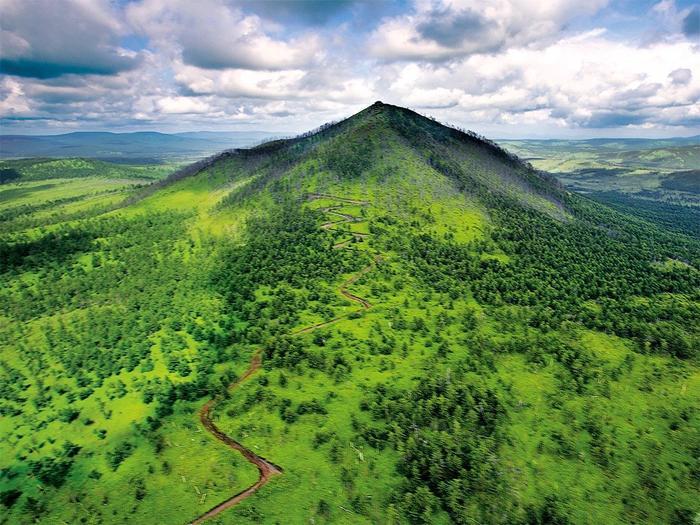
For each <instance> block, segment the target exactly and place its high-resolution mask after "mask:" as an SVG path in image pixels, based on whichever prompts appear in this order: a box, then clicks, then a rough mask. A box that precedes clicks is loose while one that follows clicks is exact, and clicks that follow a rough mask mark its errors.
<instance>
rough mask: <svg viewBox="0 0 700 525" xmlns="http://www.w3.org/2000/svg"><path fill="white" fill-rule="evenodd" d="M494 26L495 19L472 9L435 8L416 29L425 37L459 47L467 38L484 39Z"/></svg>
mask: <svg viewBox="0 0 700 525" xmlns="http://www.w3.org/2000/svg"><path fill="white" fill-rule="evenodd" d="M494 26H495V24H494V21H493V20H488V19H487V18H485V17H484V16H483V15H481V14H480V13H477V12H476V11H472V10H471V9H464V10H461V11H457V12H455V11H453V10H451V9H442V10H440V9H433V10H432V11H431V12H430V13H428V15H427V16H426V18H424V19H423V20H421V21H420V22H419V23H418V24H417V25H416V29H417V30H418V33H419V34H420V36H422V37H423V38H426V39H428V40H432V41H433V42H437V43H438V44H440V45H443V46H445V47H457V46H459V45H461V44H462V43H463V42H464V41H465V40H467V39H471V40H479V39H482V38H483V37H484V35H485V34H487V33H488V32H489V30H490V29H491V28H493V27H494Z"/></svg>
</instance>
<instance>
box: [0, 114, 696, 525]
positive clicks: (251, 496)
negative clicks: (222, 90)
mask: <svg viewBox="0 0 700 525" xmlns="http://www.w3.org/2000/svg"><path fill="white" fill-rule="evenodd" d="M1 196H2V193H0V199H1V198H2V197H1ZM21 197H22V196H21V194H17V195H15V197H12V196H10V197H9V198H7V199H5V200H0V205H2V208H0V211H1V212H2V213H3V214H5V215H2V216H0V220H2V222H1V223H0V264H1V265H2V266H0V305H2V310H1V312H0V355H1V356H2V357H1V361H0V374H2V376H1V380H0V385H2V396H1V400H0V414H2V420H1V421H0V437H1V439H0V472H1V474H2V475H1V477H0V503H1V504H2V505H4V507H5V508H4V509H3V511H4V512H2V513H0V523H7V524H10V523H12V524H14V523H36V522H39V523H103V524H111V523H139V524H161V523H181V524H185V523H192V522H196V523H201V522H206V523H218V524H234V523H235V524H237V525H238V524H254V523H265V524H268V523H269V524H276V523H280V524H303V523H316V524H319V523H333V524H353V525H355V524H363V523H367V524H370V523H382V524H385V523H386V524H389V523H391V524H412V523H431V524H448V523H460V524H473V523H494V524H544V523H557V524H569V523H571V524H587V523H606V524H627V523H648V524H656V523H678V524H681V523H693V522H694V521H693V520H697V519H698V516H700V446H699V444H700V414H699V413H698V407H700V366H699V365H700V351H699V350H700V241H698V240H697V238H693V237H692V236H691V235H686V234H684V233H682V232H679V231H671V230H669V229H664V228H663V227H662V226H660V224H661V222H656V223H651V222H646V221H645V220H643V219H640V218H637V217H634V216H632V215H628V214H626V213H624V211H618V210H615V209H613V208H609V207H606V206H603V205H601V204H599V203H597V202H594V201H592V200H589V199H588V198H586V197H584V196H580V195H577V194H572V193H569V192H568V191H566V190H565V189H564V188H563V187H562V186H561V185H560V184H559V183H557V182H556V181H555V179H553V178H551V177H550V176H547V175H544V174H542V173H541V172H539V171H537V170H534V169H532V168H530V167H529V166H528V165H525V164H523V163H522V162H521V161H520V160H519V159H517V158H516V157H514V156H512V155H510V154H509V153H507V152H506V151H505V150H503V149H501V148H499V147H498V146H496V145H495V144H493V143H491V142H489V141H486V140H485V139H482V138H481V137H478V136H476V135H474V134H470V133H464V132H462V131H459V130H455V129H452V128H448V127H445V126H442V125H441V124H439V123H438V122H435V121H433V120H430V119H427V118H424V117H421V116H419V115H417V114H416V113H413V112H411V111H409V110H406V109H403V108H399V107H396V106H390V105H386V104H382V103H375V104H374V105H372V106H370V107H369V108H367V109H365V110H364V111H362V112H360V113H358V114H357V115H355V116H353V117H351V118H349V119H347V120H345V121H342V122H340V123H336V124H333V125H327V126H323V127H322V128H320V129H319V130H316V131H315V132H313V133H309V134H306V135H303V136H300V137H297V138H295V139H290V140H281V141H274V142H269V143H266V144H263V145H261V146H258V147H255V148H251V149H246V150H233V151H228V152H225V153H222V154H220V155H218V156H216V157H213V158H211V159H209V160H207V161H202V162H200V163H198V164H196V165H193V166H191V167H188V168H184V169H181V170H180V171H178V172H175V173H174V174H172V175H171V176H170V177H169V178H168V179H166V180H165V181H160V182H156V183H154V184H152V185H150V186H147V187H140V188H129V189H128V190H124V192H123V193H122V194H120V197H121V199H120V200H119V201H118V202H116V203H115V205H114V206H110V207H109V208H108V209H107V208H105V209H102V210H100V209H97V208H93V209H91V211H90V212H89V213H85V214H83V215H80V214H77V213H76V214H66V215H65V216H61V215H55V214H54V215H49V216H48V217H47V214H49V213H50V207H49V208H41V207H37V206H38V205H34V204H32V203H26V202H24V201H22V200H21ZM15 198H16V199H17V201H15ZM20 206H29V207H28V208H24V211H22V212H21V213H19V212H18V211H17V210H19V209H20V208H19V207H20ZM32 206H34V207H32ZM13 210H15V215H14V216H12V213H13ZM8 214H9V215H8ZM44 221H45V222H44ZM7 224H9V226H8V225H7ZM260 476H262V477H260Z"/></svg>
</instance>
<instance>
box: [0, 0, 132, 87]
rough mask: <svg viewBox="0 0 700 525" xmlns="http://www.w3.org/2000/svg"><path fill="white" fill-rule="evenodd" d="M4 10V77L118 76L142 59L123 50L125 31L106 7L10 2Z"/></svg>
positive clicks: (0, 62)
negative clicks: (120, 37) (121, 38)
mask: <svg viewBox="0 0 700 525" xmlns="http://www.w3.org/2000/svg"><path fill="white" fill-rule="evenodd" d="M2 7H3V16H2V18H0V27H2V32H1V33H0V48H1V49H2V57H1V58H0V71H2V73H4V74H8V75H16V76H22V77H34V78H53V77H58V76H61V75H67V74H76V75H86V74H94V75H113V74H117V73H119V72H122V71H127V70H130V69H134V68H135V67H137V66H138V64H139V62H140V57H139V56H136V55H135V54H133V53H132V54H127V53H126V52H123V51H122V50H120V48H119V46H118V40H119V36H120V27H119V25H118V23H116V22H115V19H116V17H115V15H114V13H112V11H111V10H110V9H109V7H108V5H106V4H100V3H98V2H93V3H88V2H74V1H56V2H40V1H38V0H23V1H13V0H8V1H5V2H3V6H2Z"/></svg>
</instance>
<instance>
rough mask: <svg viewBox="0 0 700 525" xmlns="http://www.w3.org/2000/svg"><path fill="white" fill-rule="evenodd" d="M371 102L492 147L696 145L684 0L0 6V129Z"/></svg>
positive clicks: (179, 120)
mask: <svg viewBox="0 0 700 525" xmlns="http://www.w3.org/2000/svg"><path fill="white" fill-rule="evenodd" d="M376 100H381V101H383V102H386V103H391V104H397V105H400V106H405V107H409V108H411V109H414V110H416V111H418V112H419V113H422V114H426V115H430V116H434V117H436V118H437V119H439V120H441V121H443V122H447V123H451V124H453V125H458V126H461V127H465V128H469V129H473V130H475V131H477V132H479V133H482V134H484V135H486V136H489V137H494V138H589V137H667V136H687V135H696V134H700V2H698V1H686V0H661V1H647V0H618V1H609V0H415V1H411V0H396V1H390V0H372V1H369V0H366V1H357V0H275V1H264V0H196V1H195V0H134V1H127V0H121V1H109V0H0V132H2V133H4V134H9V133H31V134H54V133H61V132H68V131H114V132H124V131H139V130H157V131H163V132H175V131H191V130H213V131H233V130H241V131H245V130H263V131H273V132H280V133H296V132H300V131H304V130H307V129H311V128H315V127H317V126H318V125H320V124H322V123H324V122H328V121H334V120H339V119H341V118H344V117H347V116H349V115H351V114H353V113H355V112H357V111H359V110H361V109H362V108H364V107H366V106H368V105H370V104H372V103H373V102H374V101H376Z"/></svg>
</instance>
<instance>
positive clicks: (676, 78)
mask: <svg viewBox="0 0 700 525" xmlns="http://www.w3.org/2000/svg"><path fill="white" fill-rule="evenodd" d="M668 78H670V79H671V82H672V83H673V84H679V85H685V84H688V83H689V82H690V80H691V79H692V78H693V73H692V71H690V69H688V68H685V67H684V68H680V69H674V70H673V71H671V72H670V73H669V74H668Z"/></svg>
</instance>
